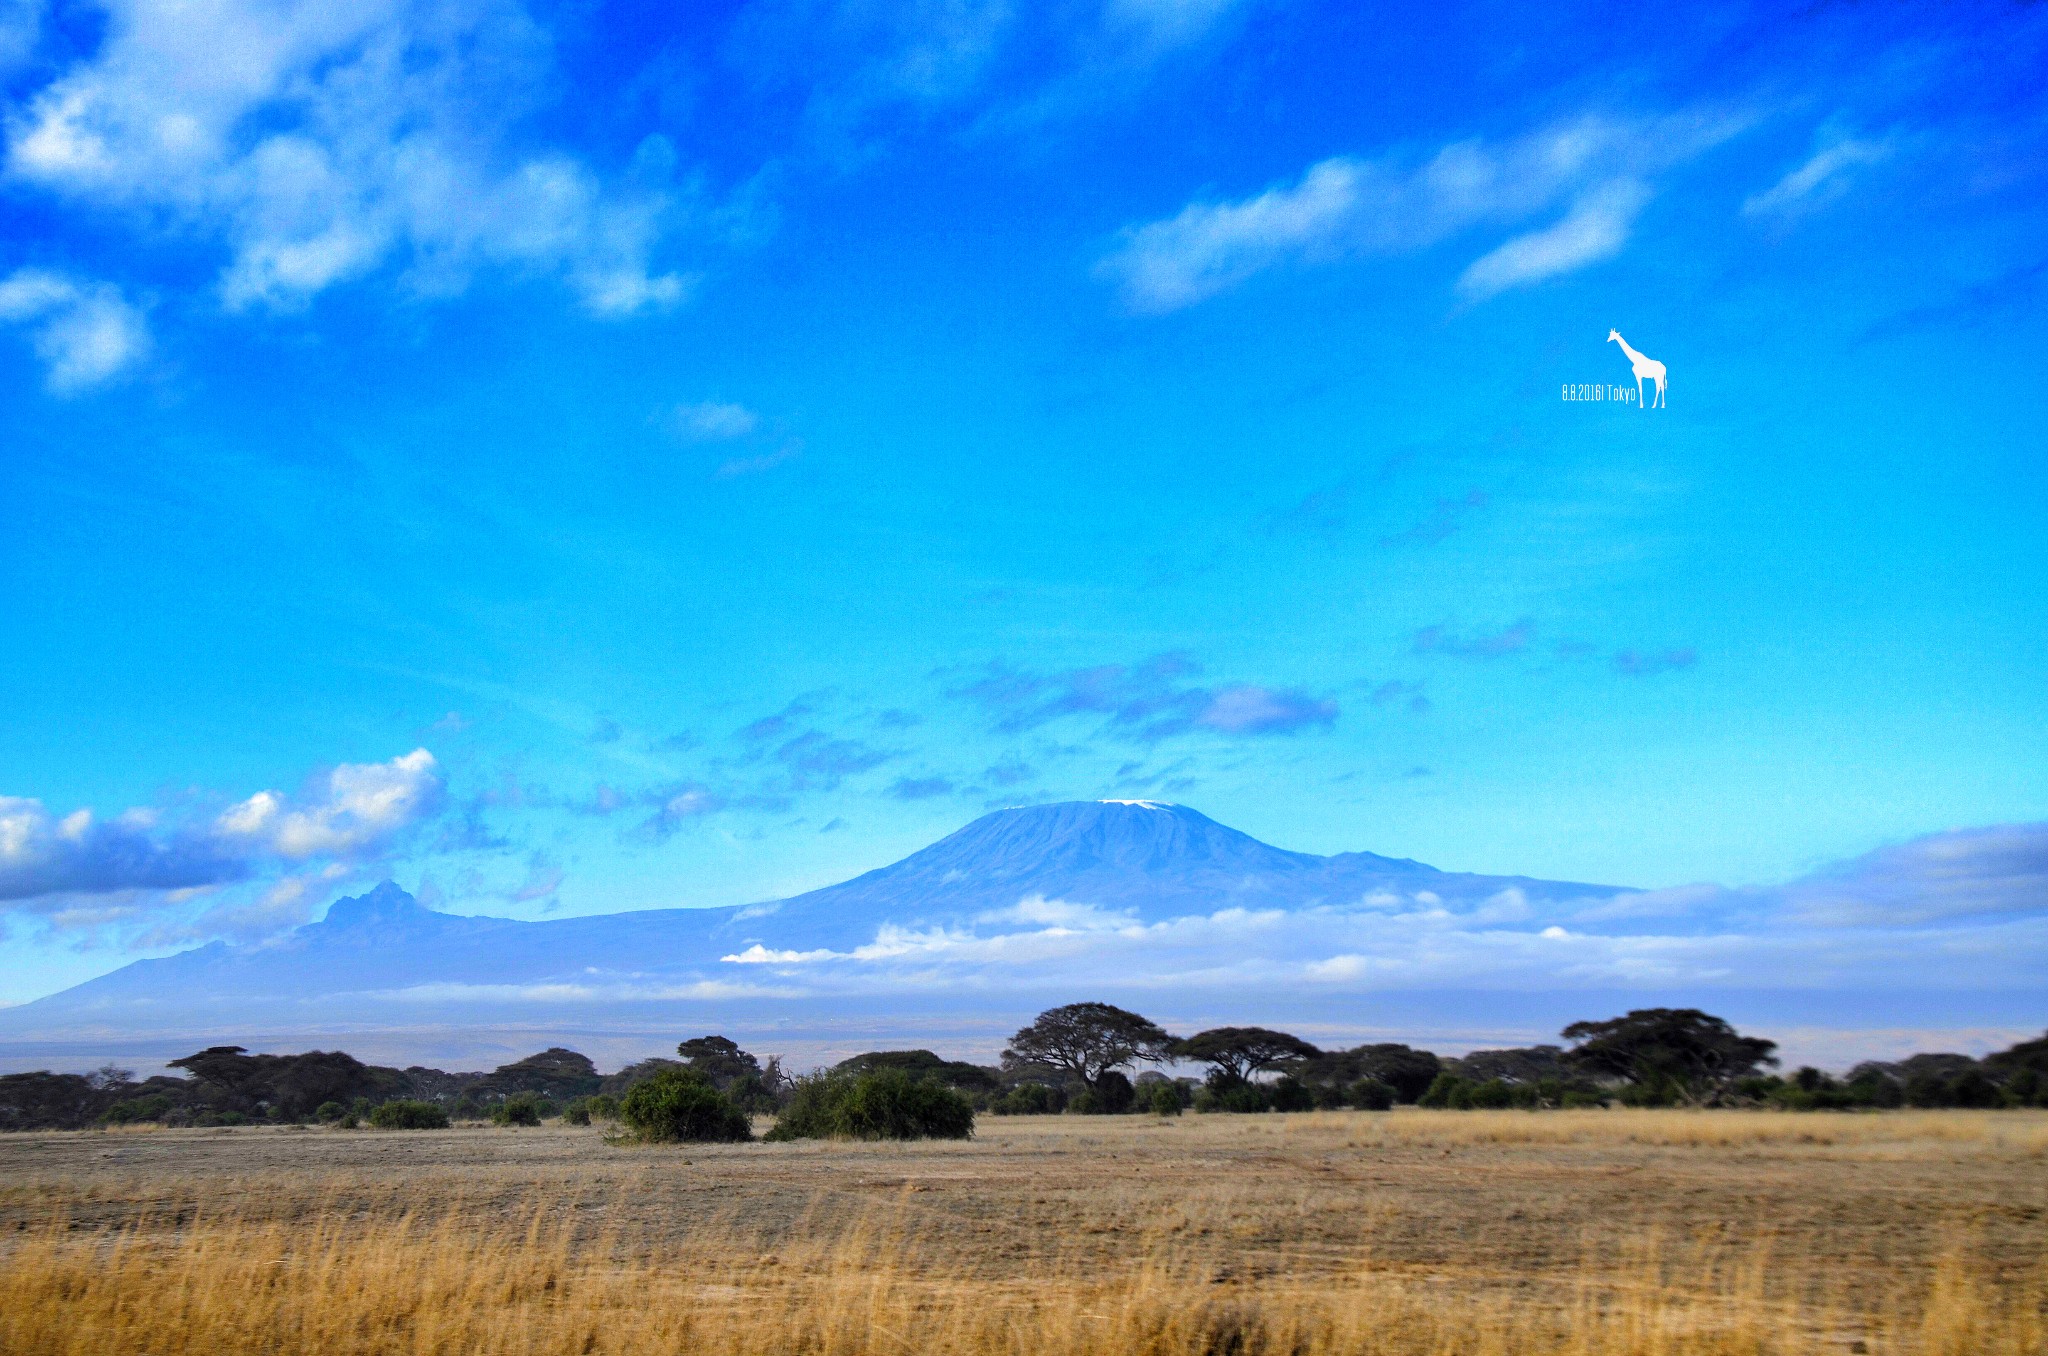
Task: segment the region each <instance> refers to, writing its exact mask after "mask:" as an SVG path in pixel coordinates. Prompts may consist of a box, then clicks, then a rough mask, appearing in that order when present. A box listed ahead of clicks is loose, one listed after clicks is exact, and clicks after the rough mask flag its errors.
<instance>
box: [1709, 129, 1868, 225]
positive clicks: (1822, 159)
mask: <svg viewBox="0 0 2048 1356" xmlns="http://www.w3.org/2000/svg"><path fill="white" fill-rule="evenodd" d="M1892 150H1893V142H1892V140H1891V139H1890V138H1885V139H1884V140H1881V141H1865V140H1862V139H1859V138H1857V137H1848V136H1845V137H1840V138H1838V139H1836V140H1833V141H1830V142H1829V143H1828V144H1827V145H1825V146H1823V147H1822V148H1821V149H1820V150H1818V151H1816V152H1814V154H1813V155H1812V157H1811V158H1809V159H1808V160H1807V161H1806V162H1805V163H1804V164H1802V165H1800V166H1799V167H1798V168H1796V169H1793V170H1791V171H1789V172H1788V173H1787V174H1786V175H1785V177H1784V178H1782V179H1780V180H1778V182H1777V183H1775V184H1773V185H1771V186H1770V187H1769V188H1767V189H1765V190H1764V191H1762V192H1761V193H1755V194H1752V195H1750V196H1749V197H1748V198H1746V199H1744V200H1743V203H1742V214H1743V215H1744V216H1748V217H1764V216H1789V215H1792V214H1794V213H1798V212H1804V211H1810V210H1812V209H1814V208H1817V207H1820V206H1822V205H1824V204H1826V203H1829V202H1833V201H1834V200H1835V199H1837V198H1839V197H1841V196H1842V195H1843V194H1844V193H1846V192H1848V191H1849V186H1850V183H1851V181H1852V180H1853V179H1854V177H1855V171H1856V170H1857V169H1859V168H1861V167H1863V166H1865V165H1875V164H1879V163H1881V162H1883V161H1885V160H1888V159H1890V158H1891V155H1892Z"/></svg>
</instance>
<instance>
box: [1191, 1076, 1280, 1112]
mask: <svg viewBox="0 0 2048 1356" xmlns="http://www.w3.org/2000/svg"><path fill="white" fill-rule="evenodd" d="M1271 1106H1272V1094H1270V1093H1269V1092H1267V1091H1266V1089H1265V1088H1263V1087H1261V1086H1260V1085H1259V1084H1257V1083H1224V1084H1221V1085H1220V1086H1219V1084H1218V1083H1217V1081H1216V1080H1214V1079H1212V1080H1210V1081H1209V1082H1207V1083H1205V1084H1203V1085H1202V1090H1201V1091H1200V1092H1197V1093H1196V1094H1195V1110H1197V1111H1229V1112H1236V1113H1238V1114H1240V1115H1249V1114H1252V1113H1254V1112H1260V1111H1266V1110H1269V1109H1270V1108H1271Z"/></svg>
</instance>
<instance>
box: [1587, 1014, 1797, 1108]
mask: <svg viewBox="0 0 2048 1356" xmlns="http://www.w3.org/2000/svg"><path fill="white" fill-rule="evenodd" d="M1563 1035H1564V1038H1565V1039H1566V1040H1568V1041H1576V1042H1578V1044H1577V1045H1576V1046H1575V1047H1574V1048H1573V1049H1572V1050H1571V1051H1569V1052H1568V1053H1567V1054H1566V1055H1565V1058H1566V1059H1567V1060H1568V1061H1570V1062H1571V1063H1573V1064H1575V1065H1577V1066H1579V1067H1580V1068H1582V1069H1585V1070H1586V1071H1588V1072H1589V1073H1593V1074H1596V1075H1605V1076H1607V1077H1610V1078H1623V1079H1627V1080H1628V1081H1629V1082H1631V1083H1635V1084H1638V1085H1640V1086H1643V1087H1659V1086H1671V1087H1675V1088H1676V1089H1677V1090H1678V1091H1679V1092H1681V1093H1682V1094H1683V1095H1684V1096H1686V1097H1688V1098H1690V1099H1693V1100H1695V1101H1697V1100H1703V1099H1705V1098H1706V1097H1709V1096H1711V1095H1713V1094H1714V1093H1715V1092H1718V1091H1720V1090H1721V1089H1723V1088H1726V1087H1727V1086H1728V1085H1730V1084H1731V1083H1733V1082H1734V1081H1735V1080H1736V1079H1738V1078H1746V1077H1748V1076H1749V1075H1751V1074H1753V1073H1755V1072H1756V1071H1757V1070H1758V1069H1759V1068H1761V1067H1763V1066H1765V1065H1770V1066H1772V1067H1776V1065H1777V1063H1778V1057H1777V1056H1776V1055H1775V1054H1773V1053H1772V1052H1773V1051H1775V1050H1776V1049H1777V1048H1778V1043H1777V1042H1776V1041H1767V1040H1764V1039H1763V1038H1762V1037H1760V1036H1745V1035H1743V1034H1741V1033H1740V1032H1738V1031H1737V1030H1736V1029H1735V1028H1734V1027H1733V1026H1730V1025H1729V1024H1728V1023H1727V1022H1726V1021H1725V1020H1723V1019H1722V1018H1719V1017H1715V1016H1713V1015H1711V1014H1709V1013H1705V1012H1701V1011H1700V1010H1699V1009H1698V1008H1637V1009H1635V1010H1634V1011H1632V1012H1629V1013H1625V1014H1624V1015H1622V1016H1620V1017H1610V1018H1608V1019H1607V1020H1606V1021H1604V1022H1573V1023H1572V1024H1571V1025H1570V1026H1568V1027H1566V1028H1565V1029H1564V1032H1563Z"/></svg>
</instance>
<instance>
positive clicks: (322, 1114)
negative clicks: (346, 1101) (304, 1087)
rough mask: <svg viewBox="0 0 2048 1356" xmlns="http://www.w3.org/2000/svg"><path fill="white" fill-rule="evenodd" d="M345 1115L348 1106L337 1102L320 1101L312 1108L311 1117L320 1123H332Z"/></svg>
mask: <svg viewBox="0 0 2048 1356" xmlns="http://www.w3.org/2000/svg"><path fill="white" fill-rule="evenodd" d="M346 1115H348V1108H347V1107H345V1106H343V1105H342V1104H341V1103H339V1102H322V1103H321V1104H320V1105H319V1106H317V1107H315V1108H314V1109H313V1119H314V1120H316V1121H318V1122H320V1123H321V1124H322V1125H333V1124H334V1123H335V1122H336V1121H339V1120H340V1119H341V1118H342V1117H343V1116H346Z"/></svg>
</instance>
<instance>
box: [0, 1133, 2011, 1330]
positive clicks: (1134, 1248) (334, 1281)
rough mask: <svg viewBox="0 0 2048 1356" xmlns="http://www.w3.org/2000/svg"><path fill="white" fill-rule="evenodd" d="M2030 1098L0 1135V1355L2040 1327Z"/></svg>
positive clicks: (2007, 1328)
mask: <svg viewBox="0 0 2048 1356" xmlns="http://www.w3.org/2000/svg"><path fill="white" fill-rule="evenodd" d="M2044 1245H2048V1112H2039V1111H1993V1112H1970V1111H1927V1112H1914V1111H1902V1112H1882V1113H1866V1114H1793V1113H1781V1112H1740V1111H1675V1110H1623V1109H1606V1110H1587V1111H1556V1112H1541V1113H1529V1112H1519V1111H1503V1112H1453V1111H1442V1112H1433V1111H1420V1110H1414V1109H1402V1110H1398V1111H1394V1112H1387V1113H1374V1112H1362V1111H1321V1112H1312V1113H1302V1114H1292V1115H1278V1114H1272V1115H1185V1116H1180V1117H1167V1118H1154V1117H1149V1116H1120V1117H1083V1116H1059V1117H1024V1116H1019V1117H983V1118H982V1119H981V1120H980V1122H979V1123H978V1125H977V1127H976V1133H975V1137H974V1138H973V1139H972V1140H970V1141H965V1142H918V1143H908V1144H898V1143H890V1144H861V1143H846V1142H805V1143H799V1144H759V1143H756V1144H740V1145H720V1146H708V1145H671V1146H623V1145H612V1144H608V1143H607V1142H606V1141H605V1138H604V1135H603V1132H602V1130H601V1129H599V1128H591V1127H571V1126H563V1125H559V1124H550V1125H546V1126H543V1127H540V1128H527V1129H503V1128H488V1127H457V1128H455V1129H452V1130H439V1131H416V1132H408V1131H371V1130H340V1129H326V1128H270V1127H260V1128H258V1127H235V1128H217V1129H204V1130H202V1129H185V1130H170V1129H122V1130H108V1131H88V1132H51V1133H24V1134H17V1135H9V1136H6V1137H4V1138H0V1351H5V1352H8V1353H18V1354H23V1356H26V1354H27V1353H45V1352H48V1353H57V1352H65V1353H70V1352H76V1353H86V1352H92V1353H100V1352H123V1353H145V1352H146V1353H155V1354H156V1356H182V1354H183V1353H201V1352H205V1353H239V1352H259V1351H260V1352H308V1353H320V1354H321V1356H352V1354H353V1353H371V1352H376V1353H444V1352H446V1353H454V1352H494V1353H526V1352H534V1353H539V1352H592V1353H598V1352H602V1353H620V1354H621V1356H626V1354H629V1353H630V1354H637V1353H656V1352H660V1353H732V1356H757V1354H758V1356H768V1354H769V1353H785V1352H787V1353H817V1354H818V1356H842V1354H843V1356H865V1354H866V1353H883V1352H889V1353H895V1352H920V1353H921V1352H934V1353H975V1354H977V1356H980V1354H983V1353H987V1354H990V1356H993V1354H994V1353H1017V1354H1018V1356H1023V1354H1024V1353H1040V1352H1044V1353H1097V1352H1101V1353H1112V1352H1113V1353H1137V1354H1139V1356H1151V1354H1157V1356H1192V1353H1225V1352H1229V1353H1243V1354H1244V1356H1263V1354H1264V1353H1280V1352H1286V1353H1299V1354H1300V1356H1313V1354H1315V1353H1350V1352H1356V1353H1375V1354H1380V1353H1384V1354H1385V1356H1396V1354H1399V1356H1407V1354H1408V1353H1453V1352H1456V1353H1465V1352H1471V1353H1502V1354H1503V1356H1505V1354H1506V1353H1583V1354H1584V1356H1624V1354H1629V1356H1633V1354H1634V1353H1673V1354H1674V1356H1675V1354H1678V1353H1700V1354H1701V1356H1732V1354H1733V1353H1780V1352H1783V1353H1791V1352H1871V1353H1879V1352H1883V1353H1893V1352H1897V1353H1955V1354H1957V1356H1961V1354H1962V1353H2041V1352H2048V1246H2044Z"/></svg>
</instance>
